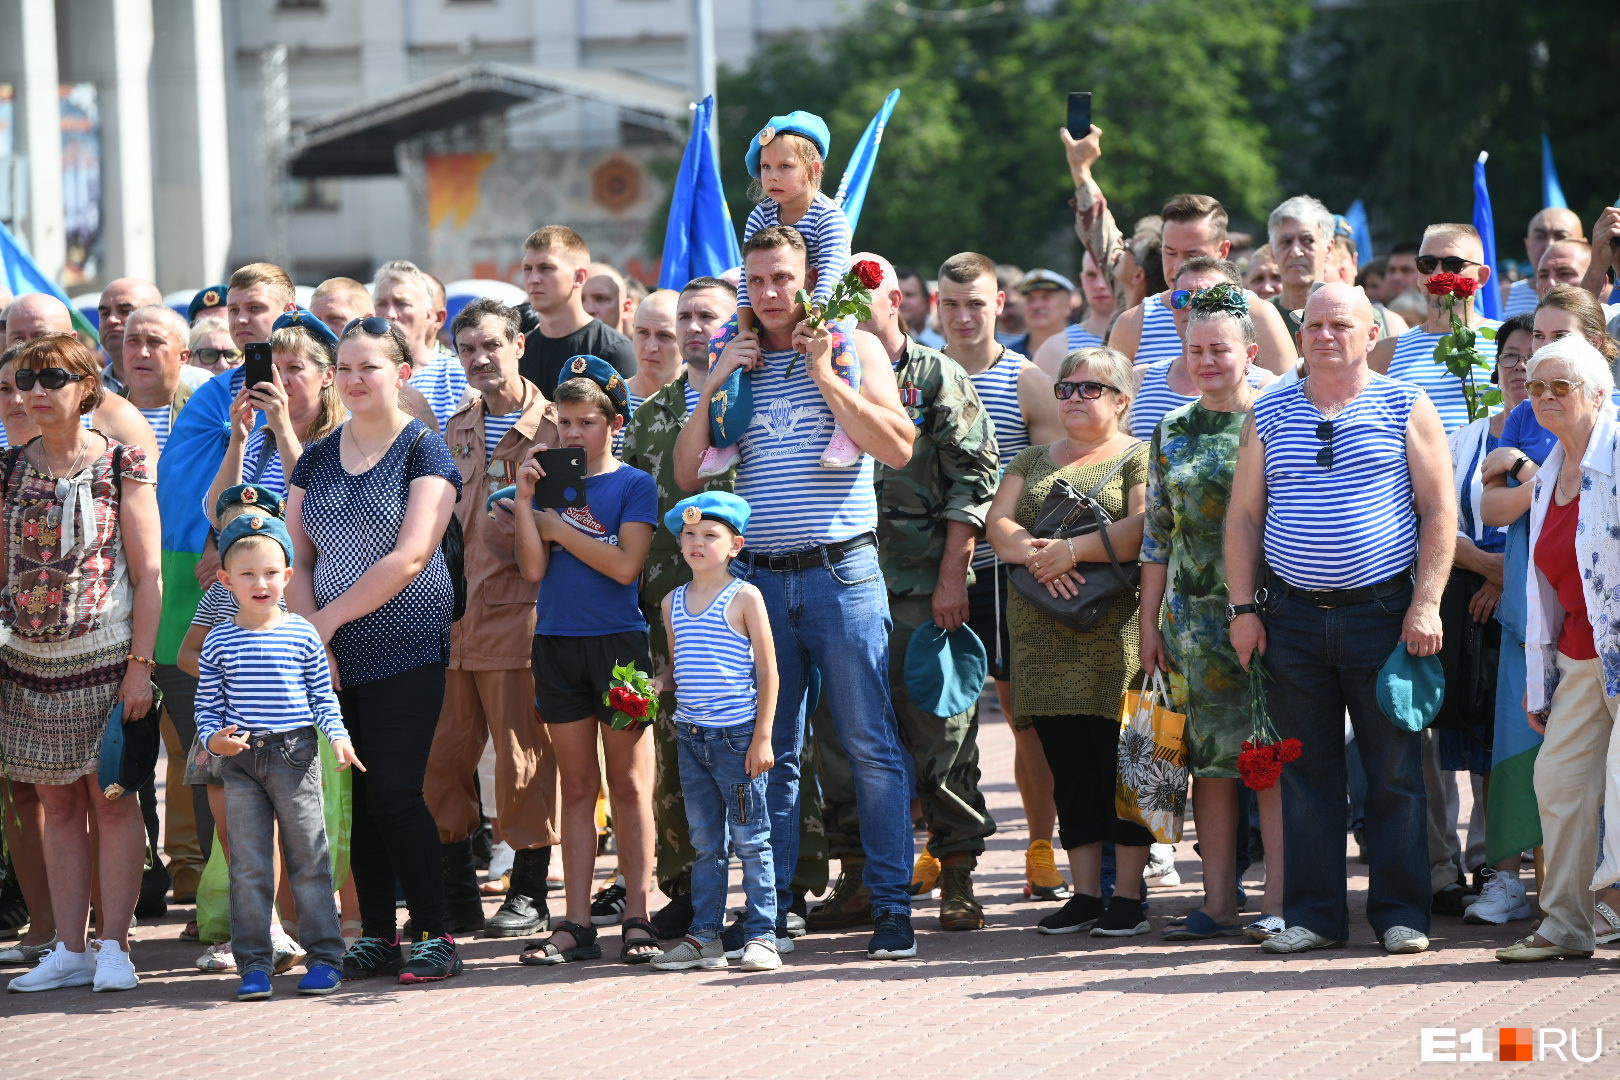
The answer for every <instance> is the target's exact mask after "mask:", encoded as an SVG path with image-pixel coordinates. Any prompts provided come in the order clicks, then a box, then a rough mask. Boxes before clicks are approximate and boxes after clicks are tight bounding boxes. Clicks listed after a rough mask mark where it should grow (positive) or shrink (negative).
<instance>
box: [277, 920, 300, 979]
mask: <svg viewBox="0 0 1620 1080" xmlns="http://www.w3.org/2000/svg"><path fill="white" fill-rule="evenodd" d="M270 953H271V957H272V958H273V959H274V961H275V965H276V974H277V975H285V974H287V972H289V971H291V970H292V969H293V968H295V967H297V966H298V965H299V964H302V963H303V962H304V957H305V956H307V955H309V954H308V953H306V952H304V947H303V946H302V945H300V944H298V942H296V941H294V940H293V939H292V938H291V937H290V936H288V934H287V931H285V930H283V929H281V928H280V927H272V928H271V930H270Z"/></svg>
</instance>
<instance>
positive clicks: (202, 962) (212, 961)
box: [197, 941, 236, 975]
mask: <svg viewBox="0 0 1620 1080" xmlns="http://www.w3.org/2000/svg"><path fill="white" fill-rule="evenodd" d="M197 970H198V971H206V972H208V973H209V974H211V975H228V974H230V973H231V972H233V971H235V970H236V955H235V954H234V953H232V952H231V943H230V942H228V941H222V942H219V943H218V944H216V945H210V946H208V948H207V949H205V950H203V954H202V955H201V956H199V957H197Z"/></svg>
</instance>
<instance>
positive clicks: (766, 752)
mask: <svg viewBox="0 0 1620 1080" xmlns="http://www.w3.org/2000/svg"><path fill="white" fill-rule="evenodd" d="M748 517H749V508H748V503H747V502H746V501H745V500H743V499H742V498H741V497H739V496H737V495H733V494H732V493H731V492H729V491H705V492H702V493H700V494H697V495H694V496H692V497H691V498H688V499H682V500H681V501H680V502H678V503H676V504H675V505H674V506H673V507H672V508H671V509H670V511H669V513H668V514H666V515H664V527H665V528H667V529H668V530H669V531H670V532H672V533H675V534H676V535H677V536H679V537H680V542H681V557H682V558H684V559H685V560H686V565H687V566H689V567H691V569H692V581H691V583H690V584H687V585H682V586H680V587H679V588H677V589H676V590H675V591H674V592H672V593H670V594H669V595H668V596H666V597H664V601H663V611H664V626H665V629H666V630H667V631H668V634H669V642H670V646H671V651H672V654H673V656H674V658H675V663H674V667H673V669H672V670H671V671H668V672H664V673H662V674H661V675H660V680H661V681H662V682H663V683H664V684H665V685H664V686H663V687H662V688H663V689H673V690H674V692H675V703H676V704H675V719H674V721H673V723H674V724H675V738H676V740H677V745H678V747H679V752H680V770H681V789H682V791H683V792H684V793H685V796H686V819H687V824H688V825H689V826H690V828H691V833H692V847H693V848H694V850H695V851H696V854H697V857H696V859H695V860H694V862H693V864H692V925H691V929H690V930H689V931H688V932H687V936H686V937H685V938H683V939H682V940H681V942H680V943H679V944H678V945H676V946H675V947H674V948H672V949H670V950H669V951H667V952H665V953H663V954H662V955H660V956H658V957H656V958H655V959H654V960H653V962H652V966H653V967H655V968H657V969H658V970H659V971H686V970H690V969H693V968H696V969H701V970H708V969H712V968H723V967H725V966H726V963H727V960H728V958H729V957H728V954H727V952H726V948H725V945H724V944H723V943H722V941H721V937H720V935H721V931H722V930H723V928H724V923H725V915H726V868H727V859H726V841H727V838H728V836H729V838H730V841H731V849H732V850H733V851H735V852H736V853H737V857H738V859H740V860H741V861H742V868H743V893H744V895H745V896H746V897H747V907H746V913H745V914H744V916H743V932H744V935H745V939H744V945H743V948H742V951H741V952H740V953H739V954H738V955H739V956H740V957H741V959H742V970H744V971H770V970H772V969H774V968H778V967H781V966H782V960H781V957H780V951H785V950H786V949H789V948H791V947H792V940H793V939H792V938H782V939H778V938H777V936H776V874H775V872H774V863H773V860H772V857H771V827H770V818H769V816H768V815H767V814H766V811H765V786H766V774H767V773H768V772H770V769H771V766H772V765H774V764H775V763H776V757H775V755H774V754H773V753H772V751H771V720H772V717H773V716H774V715H775V713H776V691H777V678H776V665H775V659H774V658H775V655H776V653H775V645H774V643H773V641H772V639H771V623H770V619H769V617H768V616H767V615H766V612H765V598H764V597H763V596H762V595H761V594H760V591H759V590H758V589H757V588H755V587H754V586H753V585H750V584H748V583H747V582H745V581H743V580H741V579H740V578H735V577H732V576H731V571H730V566H731V560H732V559H733V558H735V557H736V556H737V553H738V552H740V551H741V550H742V546H743V534H744V533H745V532H746V531H747V529H748ZM671 676H673V683H674V685H673V687H670V686H669V685H668V683H669V682H670V681H671Z"/></svg>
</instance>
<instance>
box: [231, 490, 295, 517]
mask: <svg viewBox="0 0 1620 1080" xmlns="http://www.w3.org/2000/svg"><path fill="white" fill-rule="evenodd" d="M233 506H251V507H253V508H254V509H256V510H260V511H262V512H264V513H266V514H271V515H273V516H275V517H278V518H284V517H286V516H287V500H286V499H284V498H282V496H281V492H279V491H277V490H276V489H275V488H269V487H265V486H264V485H263V484H237V485H236V486H235V487H228V488H226V489H225V490H224V491H222V492H220V493H219V498H218V499H217V500H215V502H214V520H215V521H218V520H219V519H220V518H222V517H224V516H225V511H227V510H229V509H230V508H231V507H233Z"/></svg>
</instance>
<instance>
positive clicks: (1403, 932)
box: [1384, 926, 1429, 955]
mask: <svg viewBox="0 0 1620 1080" xmlns="http://www.w3.org/2000/svg"><path fill="white" fill-rule="evenodd" d="M1428 948H1429V935H1427V934H1425V933H1422V932H1421V931H1418V930H1414V929H1412V928H1411V927H1410V926H1392V927H1390V928H1389V929H1388V930H1385V931H1384V951H1385V952H1387V953H1390V954H1392V955H1399V954H1401V953H1419V952H1426V951H1427V950H1428Z"/></svg>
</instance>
